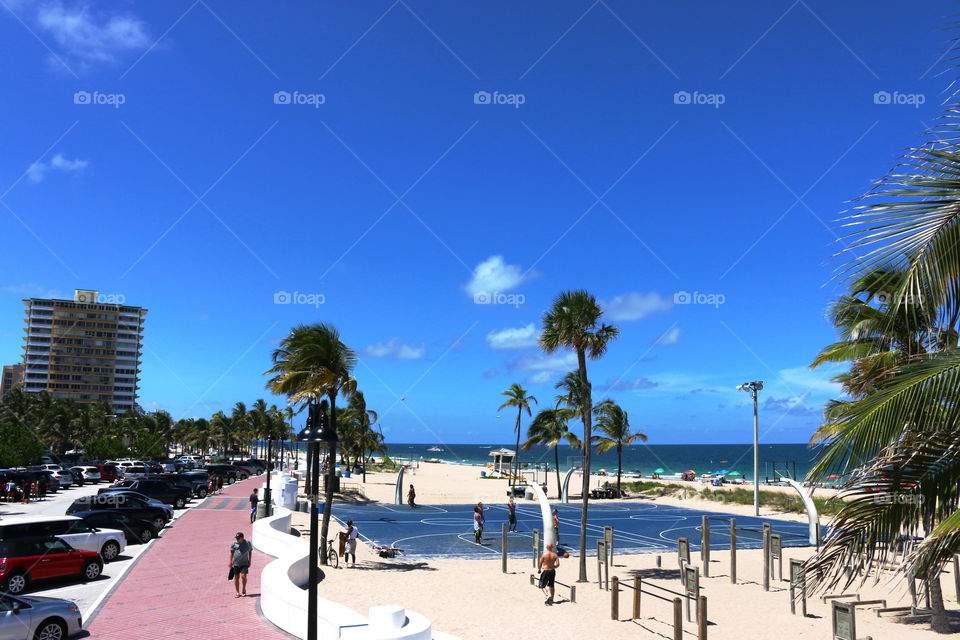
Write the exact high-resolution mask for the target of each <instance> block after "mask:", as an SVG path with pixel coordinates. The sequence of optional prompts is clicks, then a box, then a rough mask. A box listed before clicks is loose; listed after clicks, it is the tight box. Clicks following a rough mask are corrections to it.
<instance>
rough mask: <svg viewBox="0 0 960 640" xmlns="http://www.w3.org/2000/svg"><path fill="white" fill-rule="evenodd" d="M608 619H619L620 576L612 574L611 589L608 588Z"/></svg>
mask: <svg viewBox="0 0 960 640" xmlns="http://www.w3.org/2000/svg"><path fill="white" fill-rule="evenodd" d="M610 619H611V620H619V619H620V578H618V577H617V576H613V589H611V590H610Z"/></svg>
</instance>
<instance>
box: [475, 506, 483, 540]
mask: <svg viewBox="0 0 960 640" xmlns="http://www.w3.org/2000/svg"><path fill="white" fill-rule="evenodd" d="M482 533H483V526H482V525H481V524H480V507H474V508H473V540H474V542H476V543H477V544H480V535H481V534H482Z"/></svg>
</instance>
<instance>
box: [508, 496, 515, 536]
mask: <svg viewBox="0 0 960 640" xmlns="http://www.w3.org/2000/svg"><path fill="white" fill-rule="evenodd" d="M507 509H508V510H509V512H510V515H509V519H510V529H509V531H516V530H517V505H516V504H515V503H514V502H513V498H510V503H509V504H507Z"/></svg>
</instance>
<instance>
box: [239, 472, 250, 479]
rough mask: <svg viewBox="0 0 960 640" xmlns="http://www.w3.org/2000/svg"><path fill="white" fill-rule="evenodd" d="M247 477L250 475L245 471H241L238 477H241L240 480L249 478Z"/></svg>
mask: <svg viewBox="0 0 960 640" xmlns="http://www.w3.org/2000/svg"><path fill="white" fill-rule="evenodd" d="M249 477H250V476H249V475H248V474H246V473H241V474H240V479H241V480H246V479H247V478H249Z"/></svg>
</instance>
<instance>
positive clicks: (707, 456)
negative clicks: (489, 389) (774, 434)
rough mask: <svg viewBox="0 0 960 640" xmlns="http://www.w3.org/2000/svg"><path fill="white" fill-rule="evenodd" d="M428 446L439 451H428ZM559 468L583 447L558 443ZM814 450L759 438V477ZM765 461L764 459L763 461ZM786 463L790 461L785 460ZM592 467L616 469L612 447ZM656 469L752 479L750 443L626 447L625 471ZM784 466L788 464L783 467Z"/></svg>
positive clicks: (464, 451)
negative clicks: (726, 473)
mask: <svg viewBox="0 0 960 640" xmlns="http://www.w3.org/2000/svg"><path fill="white" fill-rule="evenodd" d="M501 447H503V448H506V449H510V450H513V449H514V443H499V444H435V445H434V444H429V443H428V444H406V443H387V455H388V456H390V457H391V458H392V459H394V460H396V461H400V460H403V461H412V462H417V461H420V462H423V461H426V460H430V459H436V460H439V461H440V462H445V463H448V464H465V465H474V466H481V467H486V466H487V465H488V464H489V463H492V462H493V458H492V457H491V456H490V452H491V451H492V450H495V449H499V448H501ZM431 448H435V449H440V451H430V449H431ZM558 448H559V454H560V470H561V472H562V471H565V470H567V469H569V468H570V466H571V463H572V462H575V461H574V460H573V458H574V457H579V456H580V455H581V452H580V451H579V450H574V449H572V448H571V447H570V445H567V444H562V445H559V447H558ZM815 455H816V451H815V450H814V449H810V448H809V447H807V445H806V444H761V445H760V479H761V480H763V479H764V478H771V479H774V478H777V477H778V476H777V475H775V474H774V472H773V463H774V462H776V463H778V464H777V471H778V472H780V473H787V474H788V475H791V476H794V473H795V474H796V475H795V476H794V477H798V478H801V477H803V476H804V475H806V473H807V471H809V470H810V467H811V466H813V462H814V457H815ZM553 462H554V455H553V449H548V448H547V447H542V446H541V447H531V448H530V449H529V450H527V451H524V450H522V449H521V451H520V463H521V464H523V463H529V464H535V463H548V464H549V465H550V466H551V468H552V467H553ZM765 463H766V465H765ZM785 464H786V465H788V466H785ZM590 467H591V470H592V471H593V472H595V473H596V472H599V471H601V470H602V469H605V470H606V471H607V473H608V474H609V475H616V472H617V452H616V450H611V451H607V452H606V453H602V454H598V453H596V451H594V453H593V455H592V457H591V461H590ZM657 469H663V471H662V472H661V475H664V476H666V475H671V474H674V473H683V472H685V471H687V470H693V471H695V472H696V474H697V475H700V474H703V473H709V472H712V471H723V470H727V471H738V472H739V473H740V474H742V476H743V478H744V479H746V480H753V445H752V444H651V445H645V444H639V445H637V444H633V445H630V446H628V447H624V450H623V472H624V473H639V474H642V475H644V476H650V475H651V474H652V473H654V471H656V470H657ZM785 469H789V472H786V471H785Z"/></svg>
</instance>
